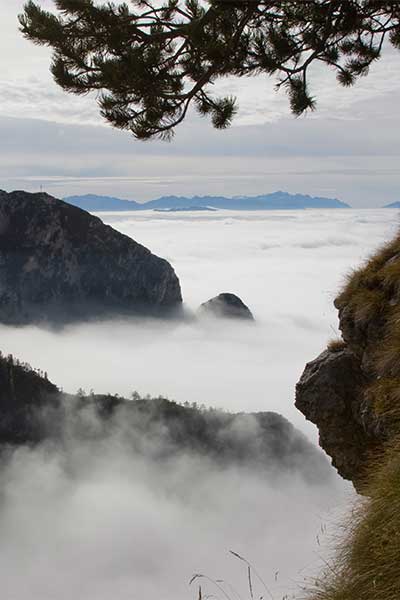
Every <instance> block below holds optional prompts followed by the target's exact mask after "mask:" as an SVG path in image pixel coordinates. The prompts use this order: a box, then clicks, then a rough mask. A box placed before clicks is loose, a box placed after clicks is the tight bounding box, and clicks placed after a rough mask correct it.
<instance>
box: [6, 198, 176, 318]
mask: <svg viewBox="0 0 400 600" xmlns="http://www.w3.org/2000/svg"><path fill="white" fill-rule="evenodd" d="M181 302H182V296H181V290H180V285H179V280H178V278H177V276H176V274H175V272H174V270H173V268H172V267H171V265H170V264H169V263H168V262H167V261H165V260H163V259H162V258H159V257H157V256H154V255H153V254H152V253H151V252H150V250H148V249H147V248H145V247H144V246H141V245H140V244H138V243H136V242H134V241H133V240H132V239H130V238H129V237H127V236H125V235H122V234H121V233H119V232H117V231H115V230H114V229H112V228H111V227H109V226H107V225H104V223H103V222H102V221H101V220H100V219H98V218H97V217H94V216H92V215H90V214H89V213H87V212H85V211H83V210H81V209H79V208H76V207H74V206H71V205H69V204H66V203H65V202H62V201H61V200H56V199H55V198H52V197H51V196H48V195H47V194H29V193H26V192H12V193H9V194H8V193H6V192H1V191H0V321H1V322H3V323H12V324H21V323H30V322H35V321H50V322H52V321H59V320H61V321H68V320H75V319H80V318H88V317H90V316H98V315H100V316H101V315H105V316H107V315H111V314H118V313H120V314H137V313H141V312H145V313H157V314H158V313H159V312H163V311H167V310H169V311H170V310H172V309H177V308H179V307H180V306H181Z"/></svg>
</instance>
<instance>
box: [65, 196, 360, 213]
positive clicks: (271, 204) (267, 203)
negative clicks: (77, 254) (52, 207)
mask: <svg viewBox="0 0 400 600" xmlns="http://www.w3.org/2000/svg"><path fill="white" fill-rule="evenodd" d="M63 200H64V202H67V203H68V204H72V205H74V206H78V207H79V208H83V209H85V210H89V211H94V212H102V211H107V210H109V211H132V210H158V209H184V210H189V209H190V208H195V209H197V210H198V209H199V208H201V207H204V208H214V209H222V210H303V209H310V208H350V205H349V204H346V203H345V202H342V201H341V200H338V199H337V198H324V197H319V196H310V195H308V194H290V193H288V192H282V191H277V192H272V193H271V194H261V195H257V196H233V197H227V196H191V197H188V196H174V195H170V196H161V197H159V198H156V199H154V200H148V201H147V202H144V203H139V202H136V201H135V200H122V199H120V198H116V197H114V196H97V195H96V194H86V195H76V196H66V197H65V198H63Z"/></svg>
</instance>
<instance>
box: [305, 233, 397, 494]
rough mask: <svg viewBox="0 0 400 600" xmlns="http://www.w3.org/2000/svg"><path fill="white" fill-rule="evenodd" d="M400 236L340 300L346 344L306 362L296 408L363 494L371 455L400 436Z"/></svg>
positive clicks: (337, 303)
mask: <svg viewBox="0 0 400 600" xmlns="http://www.w3.org/2000/svg"><path fill="white" fill-rule="evenodd" d="M399 284H400V237H398V238H396V239H395V240H394V241H393V242H391V243H390V244H387V245H386V246H385V247H384V248H383V249H382V250H381V251H379V252H378V253H377V254H376V255H375V256H373V257H372V258H371V259H370V260H369V262H367V263H366V265H365V266H364V267H362V268H361V269H359V270H358V271H356V272H355V273H354V274H353V275H352V276H351V277H350V278H349V280H348V283H347V285H346V287H345V288H344V290H343V291H342V292H341V294H340V295H339V296H338V297H337V298H336V300H335V306H336V308H337V309H338V311H339V328H340V330H341V332H342V337H343V341H342V342H340V343H338V342H336V343H332V344H330V346H328V350H326V351H325V352H323V353H322V354H321V355H320V356H319V357H318V358H316V359H315V360H314V361H312V362H310V363H308V364H307V365H306V368H305V370H304V373H303V375H302V377H301V379H300V381H299V383H298V384H297V388H296V406H297V408H299V409H300V411H301V412H302V413H303V414H304V415H305V416H306V418H307V419H309V420H310V421H312V422H313V423H315V424H316V425H317V426H318V429H319V439H320V445H321V446H322V448H324V450H325V451H326V452H327V453H328V454H329V455H330V456H331V458H332V463H333V465H334V466H335V467H336V468H337V469H338V472H339V473H340V474H341V475H342V476H343V477H345V478H347V479H351V480H352V481H353V483H354V485H355V487H356V488H357V489H358V490H361V491H362V488H363V482H364V481H366V480H367V478H368V466H369V460H370V459H371V458H372V459H374V458H375V459H376V457H377V456H379V454H380V453H381V451H383V450H384V446H385V445H386V443H387V442H388V441H389V442H390V441H391V440H392V439H393V440H394V439H395V438H396V437H397V436H398V435H399V434H400V326H399V324H400V294H399Z"/></svg>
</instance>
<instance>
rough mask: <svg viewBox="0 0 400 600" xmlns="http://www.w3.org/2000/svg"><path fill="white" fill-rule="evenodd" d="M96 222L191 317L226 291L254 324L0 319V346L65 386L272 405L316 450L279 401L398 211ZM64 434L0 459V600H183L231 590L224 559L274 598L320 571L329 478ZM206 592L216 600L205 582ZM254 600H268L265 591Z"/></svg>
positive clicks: (343, 494)
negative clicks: (136, 254) (159, 279)
mask: <svg viewBox="0 0 400 600" xmlns="http://www.w3.org/2000/svg"><path fill="white" fill-rule="evenodd" d="M102 217H103V219H105V221H106V222H108V223H110V224H112V225H113V226H114V227H116V228H117V229H119V230H120V231H122V232H123V233H126V234H128V235H130V236H132V237H133V238H135V239H136V240H137V241H139V242H141V243H144V244H145V245H147V246H149V247H150V248H151V249H152V250H153V251H154V252H156V253H158V254H159V255H161V256H164V257H166V258H167V259H169V260H170V261H171V262H172V264H173V266H174V267H175V269H176V271H177V273H178V275H179V276H180V279H181V283H182V287H183V292H184V296H185V299H186V304H187V307H188V309H192V310H194V309H196V307H197V306H198V305H199V304H200V302H202V301H205V300H207V299H208V298H209V297H211V296H213V295H215V294H217V293H219V292H222V291H232V292H235V293H237V294H239V295H240V296H241V297H242V298H243V300H244V301H245V302H246V303H247V304H248V305H249V306H250V308H251V309H252V310H253V312H254V315H255V317H256V319H257V321H256V323H255V324H252V325H250V324H247V325H246V324H243V323H232V322H222V321H208V322H207V321H206V322H202V323H197V322H195V321H188V322H186V323H181V324H164V325H163V324H161V323H159V322H154V321H148V322H143V321H142V322H135V321H134V320H131V321H124V322H105V323H93V324H89V325H88V324H86V325H78V326H74V327H68V328H67V329H65V330H62V331H57V332H51V331H48V330H44V329H40V328H36V327H24V328H9V327H4V326H3V327H1V328H0V335H1V339H2V350H3V351H4V352H12V353H14V354H15V355H16V356H18V357H19V358H21V359H23V360H26V361H28V362H30V363H31V364H33V365H35V366H38V367H40V368H42V369H46V370H47V371H48V372H49V376H50V378H51V379H53V380H54V381H55V382H57V383H58V384H59V385H62V386H63V387H64V389H65V390H67V391H76V389H77V388H78V387H83V388H86V390H87V391H89V390H90V389H91V388H93V389H94V390H95V391H99V392H107V391H110V392H119V393H120V394H123V395H128V394H129V393H130V392H131V391H132V390H134V389H137V390H138V391H140V392H141V393H143V394H144V393H147V392H149V393H151V394H158V393H160V394H165V395H168V396H169V397H171V398H174V399H176V400H178V401H181V402H184V401H188V402H194V401H196V402H198V403H200V404H201V403H204V404H206V405H214V406H219V407H223V408H226V409H228V410H232V411H242V410H246V411H252V410H254V411H257V410H274V411H277V412H279V413H281V414H283V415H285V416H286V417H288V418H289V419H290V420H291V421H292V422H293V423H294V424H295V425H296V426H297V427H300V428H301V429H302V430H303V431H304V432H306V434H307V435H308V436H309V437H310V438H311V439H312V440H314V441H315V439H316V431H315V428H314V427H311V426H310V425H307V424H306V423H305V421H304V419H303V417H302V416H301V415H300V414H299V413H297V411H296V410H295V409H294V407H293V401H294V386H295V383H296V381H297V379H298V378H299V376H300V373H301V371H302V369H303V367H304V365H305V363H306V362H307V361H308V360H311V359H312V358H314V357H315V355H316V354H318V353H319V352H320V351H321V350H322V349H323V347H324V344H325V343H326V341H327V340H328V339H329V338H331V337H333V336H334V335H335V332H336V327H337V319H336V314H335V311H334V309H333V307H332V299H333V297H334V296H335V294H336V292H337V289H338V287H339V285H340V284H341V282H342V281H343V277H344V274H345V273H346V272H348V271H349V270H350V269H351V268H352V267H355V266H357V265H358V264H359V263H360V261H362V260H363V259H364V258H365V257H366V255H367V254H368V253H370V252H371V251H372V250H373V249H375V248H376V246H377V245H379V244H380V243H382V242H383V241H384V240H385V239H388V238H389V237H390V236H392V235H393V234H394V232H395V231H396V229H397V223H398V213H397V211H393V210H380V211H378V210H370V211H354V210H331V211H303V212H292V211H286V212H274V213H263V214H259V213H240V214H238V213H227V212H217V213H210V214H206V215H205V214H201V215H200V214H190V213H188V214H159V213H150V212H148V213H147V212H146V213H140V214H135V213H131V214H111V213H109V214H105V215H102ZM68 440H69V441H67V448H66V451H65V452H64V453H63V454H59V453H55V452H54V450H50V449H49V448H46V447H43V448H41V449H39V450H36V451H27V450H26V451H20V452H17V453H16V454H14V456H13V457H12V460H11V462H10V463H9V464H8V466H7V467H5V466H4V465H3V470H2V472H1V480H0V487H1V490H2V495H1V497H0V554H1V557H2V560H1V561H0V579H1V581H2V589H3V590H7V594H6V595H5V597H6V599H7V600H54V598H57V600H69V599H70V598H71V597H72V598H74V600H109V598H110V597H112V598H114V599H115V600H125V599H126V598H133V599H134V600H136V599H137V600H142V599H143V598H145V599H146V600H158V599H159V598H160V596H161V597H163V598H167V599H169V598H172V597H173V598H175V599H176V600H184V599H186V598H188V597H189V598H191V597H192V598H195V597H197V592H196V589H193V590H190V589H189V588H188V584H187V582H188V579H189V578H190V577H191V575H192V574H193V573H195V572H201V573H204V574H206V575H208V576H210V577H213V578H216V579H224V580H225V581H226V582H229V584H231V585H234V586H235V588H237V589H238V590H239V592H240V593H241V595H242V596H243V597H245V595H246V585H247V584H246V570H245V568H244V565H243V564H242V563H240V561H238V560H237V559H235V558H234V557H232V556H228V554H227V553H228V551H229V550H231V549H232V550H234V551H236V552H239V553H240V554H242V555H244V556H245V557H246V558H247V559H249V560H250V561H251V562H252V563H253V564H254V566H255V567H256V568H257V569H258V571H259V572H260V574H261V575H262V577H263V578H264V579H265V581H266V583H267V585H268V587H269V588H270V589H271V590H272V593H273V596H274V598H281V597H282V596H283V595H284V594H285V593H289V592H290V593H291V592H292V591H296V590H298V587H297V586H298V585H299V584H302V583H303V582H304V577H306V576H308V575H311V574H312V573H313V572H315V571H316V570H317V569H318V567H319V566H320V565H321V555H322V557H326V556H327V554H326V542H327V537H326V536H325V534H324V533H323V532H324V531H325V525H326V524H328V529H330V530H331V531H332V527H333V523H334V522H335V519H336V517H337V510H343V509H344V507H345V506H346V505H348V503H349V501H350V499H351V497H352V494H351V493H350V490H349V486H348V485H345V484H344V482H343V481H341V480H340V478H339V477H337V476H335V475H334V474H333V479H332V481H331V482H326V481H324V482H323V483H321V485H318V484H316V485H310V484H307V483H305V482H304V480H302V479H301V478H299V477H298V476H296V475H292V476H290V477H288V476H285V475H283V474H282V475H279V474H278V475H275V476H273V477H272V476H270V475H267V474H266V473H262V472H260V471H259V472H257V473H254V472H251V471H244V470H236V469H227V470H224V471H217V470H216V469H215V468H214V467H213V466H212V465H210V464H209V463H207V462H205V461H196V460H193V459H190V458H188V457H185V456H182V457H180V459H178V460H176V461H172V462H171V463H169V464H168V465H167V466H165V465H164V466H163V467H162V468H159V466H157V464H154V463H153V462H151V461H149V460H145V459H141V458H138V457H133V456H132V455H131V454H129V452H127V451H126V449H125V447H124V445H123V444H121V442H120V440H119V439H118V437H116V438H111V439H109V440H108V441H106V442H99V443H98V444H95V445H93V444H82V442H77V441H76V440H75V438H74V437H69V438H68ZM149 442H150V443H153V440H149ZM320 543H321V544H322V546H320V545H319V544H320ZM203 583H205V582H203ZM223 585H224V586H225V589H226V590H227V593H228V594H230V595H231V598H232V597H233V596H234V594H233V592H231V591H229V590H230V588H229V585H228V584H223ZM204 591H205V592H206V593H212V594H214V593H215V592H216V591H217V596H218V590H215V589H213V585H212V584H211V583H208V584H206V585H205V588H204ZM257 593H259V595H264V597H266V596H267V594H266V592H265V590H263V589H262V586H261V587H259V588H258V589H257ZM232 594H233V596H232Z"/></svg>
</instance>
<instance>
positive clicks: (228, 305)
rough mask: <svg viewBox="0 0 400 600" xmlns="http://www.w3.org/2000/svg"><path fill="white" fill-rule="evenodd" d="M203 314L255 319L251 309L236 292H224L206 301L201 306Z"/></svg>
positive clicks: (200, 309) (200, 311) (200, 310)
mask: <svg viewBox="0 0 400 600" xmlns="http://www.w3.org/2000/svg"><path fill="white" fill-rule="evenodd" d="M199 313H200V314H201V315H211V316H214V317H224V318H235V319H245V320H250V321H254V317H253V315H252V313H251V311H250V309H249V308H248V307H247V306H246V305H245V304H244V302H242V300H241V299H240V298H239V297H238V296H236V295H235V294H229V293H223V294H219V295H218V296H215V298H211V300H208V301H207V302H204V303H203V304H202V305H201V306H200V308H199Z"/></svg>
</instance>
